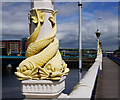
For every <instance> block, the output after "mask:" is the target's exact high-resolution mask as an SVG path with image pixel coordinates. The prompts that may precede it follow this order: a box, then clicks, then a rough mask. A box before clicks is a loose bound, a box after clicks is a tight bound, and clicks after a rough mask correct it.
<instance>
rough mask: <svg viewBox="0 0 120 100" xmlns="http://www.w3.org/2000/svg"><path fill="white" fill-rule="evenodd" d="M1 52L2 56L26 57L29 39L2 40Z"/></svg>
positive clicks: (0, 44)
mask: <svg viewBox="0 0 120 100" xmlns="http://www.w3.org/2000/svg"><path fill="white" fill-rule="evenodd" d="M0 49H1V50H0V51H2V55H16V56H17V55H23V56H24V55H25V51H26V49H27V38H22V40H2V41H0Z"/></svg>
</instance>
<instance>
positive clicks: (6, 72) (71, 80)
mask: <svg viewBox="0 0 120 100" xmlns="http://www.w3.org/2000/svg"><path fill="white" fill-rule="evenodd" d="M16 66H17V65H16ZM2 71H3V73H2V87H3V88H2V98H12V99H16V98H19V99H23V98H24V96H23V95H22V92H21V82H20V81H18V80H17V79H16V76H15V75H14V72H15V71H16V69H15V65H14V66H12V69H10V67H9V68H7V67H6V66H3V69H2ZM86 71H87V70H83V75H84V74H85V72H86ZM78 81H79V79H78V69H70V72H69V74H68V76H67V78H66V83H65V84H66V87H65V90H64V91H63V93H65V94H69V93H70V92H71V91H72V89H73V88H74V87H75V86H76V85H77V83H78Z"/></svg>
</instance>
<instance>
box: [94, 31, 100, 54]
mask: <svg viewBox="0 0 120 100" xmlns="http://www.w3.org/2000/svg"><path fill="white" fill-rule="evenodd" d="M95 34H96V36H97V55H99V54H100V35H101V32H100V31H99V30H98V29H97V32H95Z"/></svg>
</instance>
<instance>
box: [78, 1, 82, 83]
mask: <svg viewBox="0 0 120 100" xmlns="http://www.w3.org/2000/svg"><path fill="white" fill-rule="evenodd" d="M78 6H79V81H80V80H81V78H82V34H81V9H82V3H81V0H79V2H78Z"/></svg>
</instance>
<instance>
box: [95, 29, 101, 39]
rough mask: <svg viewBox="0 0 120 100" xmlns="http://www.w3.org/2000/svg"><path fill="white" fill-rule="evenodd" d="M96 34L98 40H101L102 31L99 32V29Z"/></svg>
mask: <svg viewBox="0 0 120 100" xmlns="http://www.w3.org/2000/svg"><path fill="white" fill-rule="evenodd" d="M95 34H96V36H97V38H98V39H99V38H100V35H101V33H100V31H99V30H98V29H97V32H96V33H95Z"/></svg>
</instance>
